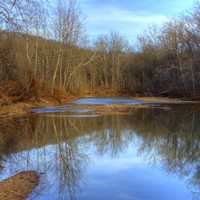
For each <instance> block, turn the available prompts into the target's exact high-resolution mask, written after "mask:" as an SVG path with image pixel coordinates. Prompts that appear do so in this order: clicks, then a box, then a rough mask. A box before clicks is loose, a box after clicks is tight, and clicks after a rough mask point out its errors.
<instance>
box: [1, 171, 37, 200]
mask: <svg viewBox="0 0 200 200" xmlns="http://www.w3.org/2000/svg"><path fill="white" fill-rule="evenodd" d="M38 183H39V175H38V174H37V173H36V172H34V171H27V172H20V173H18V174H16V175H15V176H12V177H10V178H8V179H6V180H4V181H2V182H0V199H1V200H25V199H26V198H27V197H28V195H29V194H30V193H31V192H32V191H33V189H34V188H35V187H36V186H37V185H38Z"/></svg>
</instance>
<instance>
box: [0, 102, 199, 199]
mask: <svg viewBox="0 0 200 200" xmlns="http://www.w3.org/2000/svg"><path fill="white" fill-rule="evenodd" d="M79 102H80V101H79ZM75 113H76V112H75ZM75 113H74V115H76V114H75ZM81 116H82V117H73V112H72V113H71V117H70V116H69V115H68V113H66V114H64V113H63V112H62V113H60V114H59V112H58V113H57V114H56V115H55V114H54V113H52V114H51V113H49V114H48V115H43V114H36V115H33V116H31V117H24V118H19V119H16V120H12V121H8V122H7V123H0V130H1V132H2V134H0V166H1V167H0V180H3V179H4V178H7V177H9V176H11V175H13V174H15V173H17V172H19V171H22V170H36V171H38V172H39V173H41V183H40V185H39V186H38V187H37V189H36V190H35V191H34V192H33V194H31V196H30V197H29V199H37V200H47V199H48V200H51V199H52V200H64V199H67V200H68V199H69V200H71V199H78V200H102V199H113V200H115V199H116V200H129V199H131V200H161V199H162V200H172V199H173V200H193V199H199V196H200V193H199V192H200V176H199V174H200V149H199V147H200V113H199V112H198V111H197V109H196V108H193V107H190V106H187V107H186V106H172V107H171V109H167V110H163V109H159V108H151V109H138V110H135V111H134V112H132V113H131V114H130V113H129V115H110V116H95V115H93V114H91V116H90V115H87V117H84V115H81Z"/></svg>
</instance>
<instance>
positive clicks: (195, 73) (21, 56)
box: [0, 0, 200, 99]
mask: <svg viewBox="0 0 200 200" xmlns="http://www.w3.org/2000/svg"><path fill="white" fill-rule="evenodd" d="M84 23H85V20H84V17H83V15H82V13H81V10H80V8H79V5H78V2H77V1H76V0H55V1H54V3H53V4H51V3H50V2H49V1H47V0H42V1H39V0H6V1H5V0H0V28H1V30H0V88H4V87H5V85H6V84H8V83H9V84H11V83H13V82H14V83H15V85H17V88H18V90H14V92H13V91H12V92H11V93H14V94H15V95H17V96H18V97H20V98H19V99H23V98H32V97H34V98H39V97H40V95H41V93H43V92H44V91H48V93H49V94H51V95H55V94H56V92H58V91H59V92H62V93H64V94H76V95H80V94H86V93H93V94H96V93H98V92H99V91H107V92H108V93H109V94H116V95H117V94H128V95H145V96H170V97H182V98H191V99H199V98H200V82H199V78H200V69H199V64H200V56H199V55H200V3H196V4H195V6H194V8H193V10H192V11H191V12H188V13H186V14H183V16H182V17H179V18H176V19H172V20H170V21H168V22H167V23H164V24H163V25H162V26H161V27H154V26H152V27H150V28H149V29H148V30H147V31H146V32H145V34H142V35H140V36H138V40H137V44H135V46H134V45H132V44H129V42H128V40H127V39H126V38H125V37H123V36H122V35H121V34H120V33H117V32H111V33H108V34H106V35H101V36H99V37H97V38H96V39H95V41H92V45H91V42H90V41H89V39H88V37H87V34H86V31H85V28H84ZM86 23H87V21H86ZM132 46H134V47H135V48H132ZM9 84H8V85H9ZM7 88H8V87H7ZM7 88H6V91H9V90H8V89H7Z"/></svg>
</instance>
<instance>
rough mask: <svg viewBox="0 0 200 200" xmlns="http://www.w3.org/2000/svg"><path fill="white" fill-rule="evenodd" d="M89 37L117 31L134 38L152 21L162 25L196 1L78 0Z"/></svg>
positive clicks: (131, 38)
mask: <svg viewBox="0 0 200 200" xmlns="http://www.w3.org/2000/svg"><path fill="white" fill-rule="evenodd" d="M78 2H79V5H80V8H81V10H82V12H83V14H84V16H85V18H86V20H85V25H86V30H87V33H88V35H89V37H90V38H96V37H97V36H98V35H102V34H107V33H109V32H111V31H116V32H119V33H121V34H122V35H123V36H126V37H127V39H128V40H129V41H135V40H136V38H137V35H138V34H141V33H144V32H145V30H147V28H148V27H149V26H151V25H153V24H156V25H161V24H162V23H163V22H166V21H168V20H169V19H171V18H173V17H178V16H180V15H181V14H182V13H184V12H185V11H187V10H189V9H190V8H192V7H193V5H194V3H195V2H197V0H79V1H78Z"/></svg>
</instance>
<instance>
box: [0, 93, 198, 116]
mask: <svg viewBox="0 0 200 200" xmlns="http://www.w3.org/2000/svg"><path fill="white" fill-rule="evenodd" d="M92 97H94V96H84V97H82V98H92ZM78 98H80V97H78V96H61V97H43V98H40V99H39V100H37V101H31V100H30V101H22V102H17V103H13V104H10V105H5V106H1V107H0V118H10V117H21V116H24V115H27V114H30V113H31V112H30V111H31V109H32V108H33V107H34V108H35V107H48V106H59V105H63V104H66V103H69V102H70V101H73V100H75V99H78ZM129 98H130V99H133V100H137V101H141V103H139V104H136V105H129V104H124V105H76V106H75V108H77V109H78V108H80V109H81V108H82V109H92V110H95V111H97V112H100V113H104V111H106V113H108V112H110V113H114V112H116V113H118V112H122V111H124V112H126V111H127V109H135V108H147V107H149V106H152V104H175V105H182V104H200V102H199V101H185V100H182V99H173V98H167V97H129Z"/></svg>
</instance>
